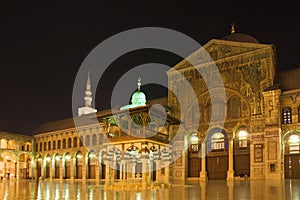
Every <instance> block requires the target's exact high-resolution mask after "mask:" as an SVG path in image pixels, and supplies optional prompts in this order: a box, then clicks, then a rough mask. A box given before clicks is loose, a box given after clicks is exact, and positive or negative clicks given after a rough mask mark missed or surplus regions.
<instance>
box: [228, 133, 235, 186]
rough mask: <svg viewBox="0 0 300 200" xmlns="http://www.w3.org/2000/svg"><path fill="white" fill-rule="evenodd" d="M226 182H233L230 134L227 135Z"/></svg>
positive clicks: (231, 140)
mask: <svg viewBox="0 0 300 200" xmlns="http://www.w3.org/2000/svg"><path fill="white" fill-rule="evenodd" d="M227 180H234V170H233V138H232V134H230V135H228V171H227Z"/></svg>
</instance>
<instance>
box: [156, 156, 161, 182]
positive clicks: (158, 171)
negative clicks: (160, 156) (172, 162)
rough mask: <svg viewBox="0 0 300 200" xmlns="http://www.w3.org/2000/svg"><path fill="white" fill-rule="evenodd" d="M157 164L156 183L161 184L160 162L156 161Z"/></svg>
mask: <svg viewBox="0 0 300 200" xmlns="http://www.w3.org/2000/svg"><path fill="white" fill-rule="evenodd" d="M155 164H156V172H155V173H156V182H157V183H159V182H160V170H161V169H160V160H155Z"/></svg>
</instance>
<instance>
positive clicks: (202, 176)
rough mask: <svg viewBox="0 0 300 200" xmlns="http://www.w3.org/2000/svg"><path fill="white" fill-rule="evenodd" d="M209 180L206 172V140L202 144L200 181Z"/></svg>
mask: <svg viewBox="0 0 300 200" xmlns="http://www.w3.org/2000/svg"><path fill="white" fill-rule="evenodd" d="M206 180H207V173H206V144H205V141H203V142H202V145H201V172H200V181H206Z"/></svg>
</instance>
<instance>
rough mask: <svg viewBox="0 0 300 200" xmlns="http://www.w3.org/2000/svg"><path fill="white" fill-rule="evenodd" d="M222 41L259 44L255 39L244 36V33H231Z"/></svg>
mask: <svg viewBox="0 0 300 200" xmlns="http://www.w3.org/2000/svg"><path fill="white" fill-rule="evenodd" d="M222 40H228V41H234V42H246V43H255V44H259V42H258V40H257V39H255V38H254V37H252V36H251V35H248V34H244V33H231V34H229V35H226V36H225V37H223V38H222Z"/></svg>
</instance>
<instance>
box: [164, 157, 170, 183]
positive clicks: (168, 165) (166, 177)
mask: <svg viewBox="0 0 300 200" xmlns="http://www.w3.org/2000/svg"><path fill="white" fill-rule="evenodd" d="M165 183H167V184H169V183H170V162H166V166H165Z"/></svg>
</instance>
